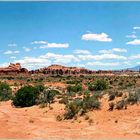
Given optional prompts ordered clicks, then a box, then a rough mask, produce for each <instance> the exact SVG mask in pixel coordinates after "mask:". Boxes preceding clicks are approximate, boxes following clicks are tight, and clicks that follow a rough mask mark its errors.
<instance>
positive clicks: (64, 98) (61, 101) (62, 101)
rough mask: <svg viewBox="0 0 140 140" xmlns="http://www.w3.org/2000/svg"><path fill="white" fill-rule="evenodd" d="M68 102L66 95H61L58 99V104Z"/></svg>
mask: <svg viewBox="0 0 140 140" xmlns="http://www.w3.org/2000/svg"><path fill="white" fill-rule="evenodd" d="M68 102H69V100H68V97H67V96H63V97H62V99H61V100H59V103H60V104H67V103H68Z"/></svg>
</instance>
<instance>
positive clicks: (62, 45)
mask: <svg viewBox="0 0 140 140" xmlns="http://www.w3.org/2000/svg"><path fill="white" fill-rule="evenodd" d="M68 47H69V44H68V43H48V44H47V45H42V46H40V48H42V49H46V48H68Z"/></svg>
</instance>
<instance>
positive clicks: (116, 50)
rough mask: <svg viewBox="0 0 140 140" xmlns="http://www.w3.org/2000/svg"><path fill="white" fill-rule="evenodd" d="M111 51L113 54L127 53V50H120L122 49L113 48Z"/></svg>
mask: <svg viewBox="0 0 140 140" xmlns="http://www.w3.org/2000/svg"><path fill="white" fill-rule="evenodd" d="M112 50H113V51H114V52H127V49H122V48H113V49H112Z"/></svg>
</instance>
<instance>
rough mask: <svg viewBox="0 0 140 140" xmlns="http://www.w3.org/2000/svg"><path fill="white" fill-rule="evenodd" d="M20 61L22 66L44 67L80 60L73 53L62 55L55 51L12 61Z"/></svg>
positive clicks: (29, 67)
mask: <svg viewBox="0 0 140 140" xmlns="http://www.w3.org/2000/svg"><path fill="white" fill-rule="evenodd" d="M17 62H18V63H21V64H22V66H23V67H26V68H28V69H36V68H41V67H45V66H48V65H51V64H68V63H71V62H80V59H79V58H77V57H76V56H74V55H71V54H69V55H62V54H55V53H46V54H45V55H41V56H38V57H24V58H22V59H20V60H15V61H14V63H17Z"/></svg>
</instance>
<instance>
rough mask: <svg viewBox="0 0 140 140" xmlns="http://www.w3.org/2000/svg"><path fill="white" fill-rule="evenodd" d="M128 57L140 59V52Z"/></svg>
mask: <svg viewBox="0 0 140 140" xmlns="http://www.w3.org/2000/svg"><path fill="white" fill-rule="evenodd" d="M129 59H140V54H137V55H132V56H130V57H129Z"/></svg>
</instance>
